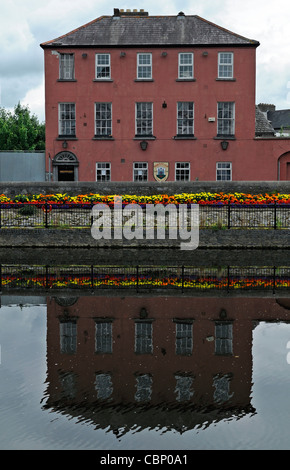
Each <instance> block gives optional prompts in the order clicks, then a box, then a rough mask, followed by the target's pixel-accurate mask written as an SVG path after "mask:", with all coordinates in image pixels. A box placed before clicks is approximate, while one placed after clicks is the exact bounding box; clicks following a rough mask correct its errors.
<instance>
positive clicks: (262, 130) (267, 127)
mask: <svg viewBox="0 0 290 470" xmlns="http://www.w3.org/2000/svg"><path fill="white" fill-rule="evenodd" d="M274 135H275V131H274V129H273V127H272V125H271V123H270V122H269V121H268V119H267V117H266V113H263V111H261V110H260V109H259V107H258V106H256V136H257V137H263V136H265V137H266V136H274Z"/></svg>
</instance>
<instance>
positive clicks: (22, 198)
mask: <svg viewBox="0 0 290 470" xmlns="http://www.w3.org/2000/svg"><path fill="white" fill-rule="evenodd" d="M116 196H117V195H115V194H111V195H101V194H94V193H89V194H79V195H75V196H70V195H68V194H66V193H64V194H62V193H56V194H46V195H44V194H27V195H23V194H20V195H17V196H15V197H14V198H9V197H7V196H5V195H4V194H0V204H1V205H3V206H5V205H7V204H13V203H14V204H21V203H28V204H45V203H48V204H61V205H62V204H68V205H69V204H78V205H79V204H82V205H84V206H86V205H88V204H98V203H104V204H113V203H114V198H115V197H116ZM119 197H120V196H119ZM122 201H123V203H124V204H130V203H133V204H134V203H137V204H201V205H213V204H219V205H224V204H241V205H246V206H251V205H259V206H260V205H269V204H275V203H276V204H290V194H280V193H272V194H268V193H265V194H248V193H237V192H236V193H223V192H220V193H211V192H201V193H181V194H173V195H168V194H155V195H151V196H145V195H144V196H142V195H136V194H135V195H130V194H124V195H122Z"/></svg>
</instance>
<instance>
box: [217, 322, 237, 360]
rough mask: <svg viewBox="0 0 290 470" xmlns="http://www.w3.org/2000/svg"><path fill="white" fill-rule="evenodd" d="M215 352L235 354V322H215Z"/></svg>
mask: <svg viewBox="0 0 290 470" xmlns="http://www.w3.org/2000/svg"><path fill="white" fill-rule="evenodd" d="M215 354H218V355H228V354H233V324H232V323H229V322H216V324H215Z"/></svg>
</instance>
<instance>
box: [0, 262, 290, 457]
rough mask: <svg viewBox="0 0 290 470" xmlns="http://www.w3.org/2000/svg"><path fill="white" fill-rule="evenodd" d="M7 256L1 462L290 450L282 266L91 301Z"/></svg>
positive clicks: (289, 330) (288, 312)
mask: <svg viewBox="0 0 290 470" xmlns="http://www.w3.org/2000/svg"><path fill="white" fill-rule="evenodd" d="M273 256H274V257H275V256H276V255H275V254H274V255H273ZM4 258H5V257H3V258H2V259H3V261H4V263H2V264H1V283H2V291H1V292H2V295H1V308H0V355H1V356H0V449H1V450H15V449H19V450H27V449H32V450H58V449H60V450H72V449H75V450H86V449H87V450H99V451H110V450H114V451H129V450H140V451H142V450H144V451H148V450H163V451H165V452H166V451H167V452H170V451H173V450H176V451H180V450H186V451H193V450H232V449H234V450H239V449H240V450H254V449H257V450H264V449H270V450H280V449H287V450H289V449H290V440H289V432H290V419H289V418H290V405H289V394H290V323H289V319H290V291H289V281H290V277H289V266H288V265H287V263H286V260H285V263H284V265H283V266H281V265H279V266H277V265H276V266H275V265H274V264H272V263H268V264H267V266H263V267H261V263H260V264H259V265H258V267H257V265H254V264H253V266H251V268H252V270H250V271H249V270H245V266H244V265H242V266H241V263H240V266H239V268H240V271H239V270H237V266H235V271H233V270H232V271H231V270H228V268H229V266H228V265H227V266H226V267H221V266H220V265H219V266H218V267H215V266H213V265H211V272H210V273H209V271H208V265H209V263H206V262H204V263H203V266H199V268H200V269H199V272H198V282H196V283H195V285H194V287H192V285H191V287H190V288H189V289H187V288H186V286H187V285H188V284H187V283H186V282H184V283H183V286H182V287H183V289H181V288H180V286H179V288H178V289H172V288H171V287H172V286H167V287H166V286H163V288H162V289H155V288H153V287H152V288H148V286H147V288H146V289H143V290H142V285H141V284H140V281H141V279H142V277H140V278H139V286H138V290H137V289H136V288H135V287H136V284H135V285H134V286H133V288H132V278H130V279H129V281H130V283H131V284H130V286H131V287H130V288H127V287H128V286H127V287H126V286H125V287H124V286H123V289H119V288H116V285H115V284H114V283H113V284H111V285H110V286H109V287H108V285H107V284H106V289H101V288H100V287H98V289H92V288H90V289H89V290H88V289H87V290H86V289H83V288H82V287H81V286H80V284H78V287H77V288H70V289H67V288H66V287H65V286H64V284H63V282H64V278H65V276H66V275H67V272H68V271H67V270H68V269H69V268H70V267H71V264H70V265H66V266H63V265H62V270H63V272H62V275H63V277H58V278H57V279H55V278H54V281H55V282H57V283H58V287H57V288H56V289H54V288H53V287H51V284H49V283H50V282H51V276H52V273H51V272H50V271H48V270H46V275H47V272H48V273H49V277H46V278H45V282H46V284H43V282H44V280H43V278H41V276H40V271H39V270H38V271H35V266H36V263H35V264H34V265H33V266H32V265H30V266H29V268H30V277H29V276H28V275H27V272H28V270H27V266H28V265H27V264H26V269H23V264H22V265H21V269H22V270H21V269H20V265H18V272H17V270H16V266H17V262H16V261H17V260H15V259H14V260H10V262H9V263H8V262H7V261H9V260H7V259H4ZM242 258H245V257H244V256H243V257H242ZM12 261H13V263H12ZM82 261H83V259H82ZM86 262H87V260H86ZM235 262H236V263H237V259H235ZM231 264H232V265H233V263H231ZM280 264H281V263H280ZM88 265H89V264H88ZM285 265H286V266H285ZM206 266H207V267H206ZM226 268H227V269H226ZM254 268H255V269H254ZM262 268H263V269H262ZM16 272H17V276H16ZM79 272H80V270H79V271H78V276H77V277H78V280H79V279H80V275H79ZM229 272H230V273H231V274H230V278H227V275H229ZM23 273H25V275H24V274H23ZM60 273H61V271H60V270H58V271H57V274H58V276H60ZM192 273H193V271H192ZM54 274H55V273H54ZM127 274H128V272H127V271H126V276H127ZM147 274H148V273H147ZM171 274H172V272H171ZM175 274H176V271H175ZM179 274H180V273H179ZM209 274H210V275H209ZM34 275H35V276H36V275H37V276H36V277H35V276H34ZM69 275H70V276H71V272H69ZM106 275H107V273H106ZM162 275H164V273H163V274H162ZM21 276H22V279H21V282H20V281H19V280H20V277H21ZM159 276H160V272H159ZM273 276H274V278H273ZM193 277H194V278H195V281H196V271H194V276H192V278H191V280H192V279H193ZM36 278H37V279H36ZM113 278H114V282H116V270H115V271H114V272H113ZM69 279H70V281H71V277H70V278H69ZM82 279H84V278H82ZM94 279H95V278H94ZM102 279H103V278H102ZM150 279H151V280H152V278H150ZM241 279H242V281H243V282H242V283H241ZM67 280H68V277H66V281H67ZM98 280H100V278H98ZM126 280H127V281H128V276H127V277H126ZM127 281H126V282H127ZM129 281H128V282H129ZM155 281H156V276H155V277H154V282H155ZM163 281H164V276H163ZM175 281H176V278H175ZM185 281H188V278H186V279H185ZM32 282H33V283H34V284H33V285H32V284H31V283H32ZM36 282H37V283H38V284H37V283H36ZM41 282H42V284H41ZM98 282H99V281H98ZM102 282H104V281H102ZM110 282H112V279H111V278H110ZM118 282H119V281H118ZM201 282H203V284H201ZM205 282H206V284H205ZM237 282H238V283H239V284H238V287H237V285H236V284H235V283H237ZM23 283H24V284H23ZM25 283H26V284H25ZM61 283H62V284H61ZM176 283H177V281H176ZM173 284H174V283H173ZM246 284H247V285H246ZM19 286H20V287H19ZM43 286H44V287H43ZM102 287H104V286H102Z"/></svg>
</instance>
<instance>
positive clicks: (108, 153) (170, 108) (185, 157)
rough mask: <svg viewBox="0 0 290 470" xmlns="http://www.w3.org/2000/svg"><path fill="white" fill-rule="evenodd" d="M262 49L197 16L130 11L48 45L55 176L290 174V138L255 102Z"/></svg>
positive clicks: (49, 132)
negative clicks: (283, 135)
mask: <svg viewBox="0 0 290 470" xmlns="http://www.w3.org/2000/svg"><path fill="white" fill-rule="evenodd" d="M258 46H259V43H258V42H257V41H255V40H251V39H248V38H245V37H242V36H240V35H238V34H235V33H232V32H230V31H228V30H225V29H224V28H221V27H219V26H217V25H215V24H213V23H211V22H209V21H206V20H204V19H203V18H200V17H199V16H196V15H194V16H186V15H185V14H184V13H182V12H180V13H179V14H178V15H177V16H163V17H162V16H149V14H148V13H147V12H145V11H143V10H141V11H132V12H131V11H122V10H119V9H115V10H114V14H113V15H112V16H102V17H100V18H97V19H95V20H93V21H92V22H90V23H88V24H86V25H84V26H81V27H80V28H78V29H76V30H74V31H72V32H70V33H68V34H65V35H63V36H60V37H59V38H56V39H54V40H52V41H48V42H45V43H42V44H41V47H42V48H43V50H44V56H45V103H46V105H45V106H46V162H47V167H46V171H47V173H48V178H49V179H50V180H53V181H97V182H106V181H135V182H137V183H138V182H139V181H155V180H156V181H166V180H167V181H197V180H199V181H219V180H240V181H247V180H248V181H250V180H251V181H254V180H260V181H261V180H262V181H263V180H277V179H278V180H279V179H281V180H283V179H290V142H289V141H288V140H287V138H286V139H285V138H284V139H279V145H277V138H276V137H275V133H274V130H273V128H272V126H271V125H270V123H269V122H268V120H267V117H266V116H265V115H264V114H263V113H262V112H260V110H259V109H258V108H257V107H256V106H255V86H256V83H255V74H256V48H257V47H258ZM288 142H289V143H288Z"/></svg>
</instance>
